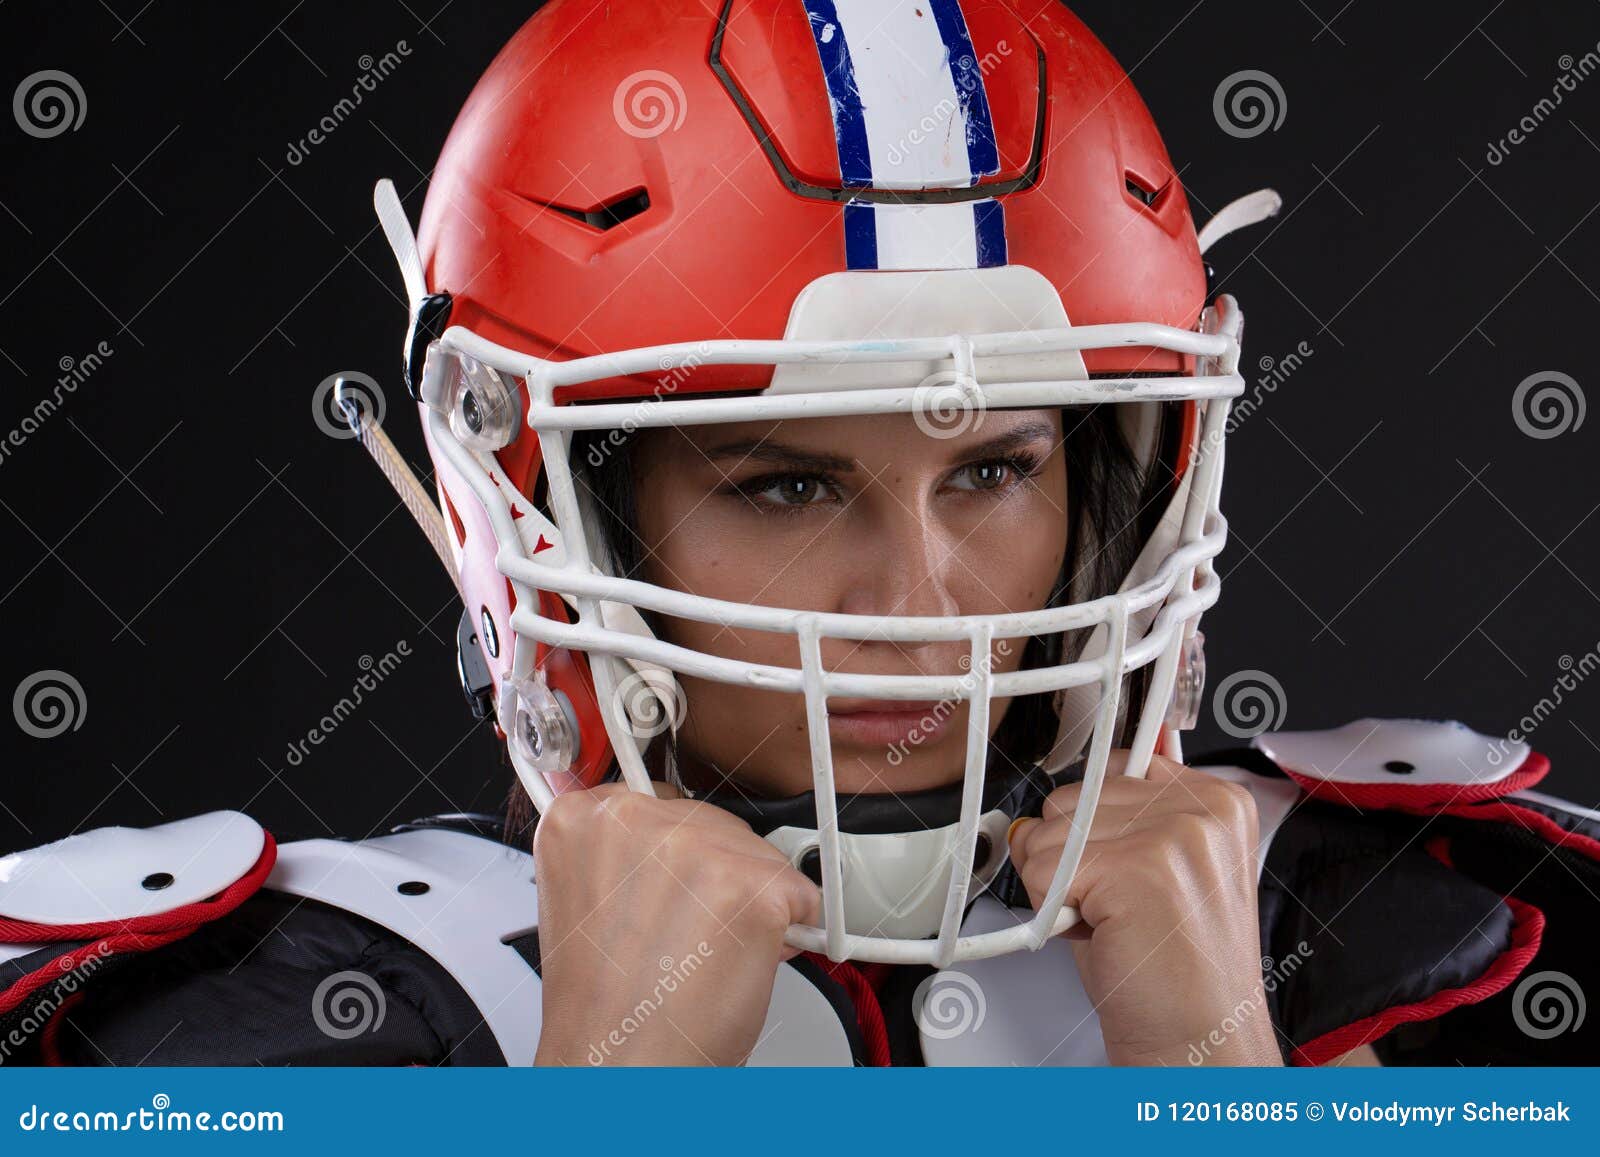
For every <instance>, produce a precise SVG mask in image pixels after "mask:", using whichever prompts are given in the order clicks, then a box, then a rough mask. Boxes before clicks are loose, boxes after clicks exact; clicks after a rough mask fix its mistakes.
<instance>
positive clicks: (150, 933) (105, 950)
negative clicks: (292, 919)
mask: <svg viewBox="0 0 1600 1157" xmlns="http://www.w3.org/2000/svg"><path fill="white" fill-rule="evenodd" d="M261 834H262V837H263V842H262V846H261V855H260V857H259V858H258V859H257V860H256V862H255V865H254V866H253V867H251V869H250V870H249V871H248V872H246V873H245V874H244V875H243V876H241V877H239V879H237V880H235V881H234V882H233V883H232V884H229V885H228V886H227V887H226V888H224V889H223V890H222V891H220V892H218V893H217V894H216V895H215V896H213V897H211V898H210V899H209V900H201V901H198V902H197V903H194V904H185V905H184V906H183V907H181V908H174V909H172V911H170V912H160V913H157V914H156V915H153V916H136V917H134V918H132V919H128V920H104V921H99V922H96V923H92V924H35V923H33V922H31V921H25V920H8V919H5V918H3V917H0V943H5V944H54V943H59V942H61V941H66V940H84V941H86V943H84V944H81V945H79V946H78V947H77V948H74V949H73V950H72V951H70V952H64V953H62V954H61V955H60V956H57V957H55V958H54V959H53V960H51V961H50V962H49V963H48V964H46V965H44V966H43V967H42V968H38V969H35V970H34V971H33V972H30V973H28V974H27V975H26V976H24V977H22V978H21V979H20V980H18V981H16V983H14V984H12V985H11V986H10V987H9V988H7V989H5V990H4V991H3V992H0V1013H5V1012H10V1011H11V1010H12V1009H14V1008H16V1007H17V1006H18V1005H19V1004H21V1003H22V1002H23V1001H24V1000H26V999H27V998H28V996H29V995H30V994H31V993H33V992H35V991H37V990H38V989H40V988H42V987H44V986H45V984H47V983H48V982H50V981H51V980H55V979H59V978H60V977H62V976H65V975H67V974H68V973H70V972H73V971H74V970H76V969H78V968H79V967H81V966H82V965H84V964H85V963H87V962H88V961H90V960H91V959H93V958H95V957H100V958H102V959H104V958H105V957H108V956H113V955H116V954H118V953H122V952H148V951H150V950H151V949H154V948H160V947H162V946H163V945H166V944H171V943H172V942H174V941H176V940H182V939H183V938H184V937H185V936H187V935H189V934H190V933H191V932H193V931H195V930H196V929H197V928H199V927H201V926H202V925H205V924H209V923H211V921H213V920H217V919H220V918H221V917H223V916H226V915H227V914H228V913H229V912H232V911H233V910H234V909H235V908H237V907H238V906H239V905H240V904H242V903H244V902H245V901H246V900H248V899H249V898H250V897H251V896H253V895H255V893H256V892H258V891H260V889H261V885H262V884H263V883H265V882H266V879H267V876H268V875H270V874H271V872H272V866H273V864H275V863H276V862H277V859H278V844H277V841H276V840H274V839H273V838H272V833H271V832H266V831H264V832H262V833H261ZM57 1011H59V1010H57Z"/></svg>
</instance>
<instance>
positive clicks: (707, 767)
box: [634, 410, 1067, 796]
mask: <svg viewBox="0 0 1600 1157" xmlns="http://www.w3.org/2000/svg"><path fill="white" fill-rule="evenodd" d="M1061 441H1062V430H1061V416H1060V413H1059V411H1054V410H1026V411H1023V410H1014V411H991V412H989V413H986V414H984V415H983V417H982V421H981V422H979V423H977V424H976V426H975V428H973V429H969V430H966V431H964V432H961V433H959V434H957V435H955V436H950V437H933V436H930V435H928V434H926V433H924V432H923V431H922V430H921V429H920V428H919V427H918V425H917V423H916V421H915V420H914V419H913V418H912V417H911V416H910V415H901V414H886V415H875V416H871V417H852V418H812V419H805V420H794V421H784V422H741V423H735V424H724V425H713V426H700V427H694V428H688V429H662V430H652V431H647V432H646V433H644V434H643V435H641V436H640V437H638V439H637V441H636V443H635V454H634V469H635V472H636V482H637V493H638V496H639V497H638V532H639V536H640V538H641V539H642V547H643V551H644V553H645V555H646V558H645V563H644V567H643V574H642V576H641V577H643V578H644V579H645V580H646V581H649V582H653V583H656V584H658V585H660V586H664V587H670V588H673V589H676V590H682V591H687V592H690V593H692V594H696V595H703V596H707V597H711V598H718V599H726V600H729V601H732V602H739V603H753V604H758V605H763V606H777V607H789V608H795V609H800V610H808V611H819V612H825V613H826V612H831V613H837V614H851V615H896V616H902V615H989V614H997V613H1002V612H1017V611H1030V610H1037V609H1039V608H1041V607H1044V606H1045V605H1047V603H1048V601H1049V599H1050V595H1051V591H1052V588H1053V586H1054V584H1055V582H1056V580H1057V577H1058V575H1059V574H1060V571H1061V565H1062V558H1063V555H1064V553H1065V550H1066V540H1067V482H1066V478H1067V474H1066V465H1065V460H1064V455H1063V452H1062V448H1061ZM661 633H662V634H663V635H664V636H665V637H666V638H667V639H668V641H670V642H673V643H676V644H678V645H680V646H684V647H688V648H691V649H693V650H696V651H702V652H706V653H708V654H712V655H718V656H723V657H726V658H730V659H737V660H742V661H745V662H751V663H760V664H770V665H773V666H780V667H798V666H800V653H799V646H798V641H797V640H796V639H795V638H794V637H793V636H789V635H779V634H772V633H769V632H764V631H750V630H736V629H733V628H730V627H726V626H721V625H719V624H717V623H696V622H689V621H687V620H682V619H665V620H663V621H662V623H661ZM1024 643H1025V640H1022V639H1011V640H996V642H995V645H994V648H993V650H992V651H991V655H990V660H991V664H992V669H993V670H994V671H995V672H996V673H999V672H1004V671H1012V670H1016V669H1017V667H1018V666H1019V665H1020V662H1021V658H1022V647H1023V644H1024ZM822 660H823V665H824V666H825V667H826V668H827V669H828V670H830V671H845V672H851V673H858V674H881V675H962V674H965V673H967V671H968V670H969V668H970V665H971V662H970V655H969V649H968V644H967V643H966V642H965V641H964V640H958V641H954V642H936V643H921V642H888V641H883V640H867V641H861V642H858V641H851V640H842V639H833V640H828V639H824V640H823V642H822ZM680 680H681V683H682V686H683V690H684V693H685V696H686V699H687V712H686V714H685V716H684V719H683V723H682V726H681V728H680V730H679V732H678V754H679V759H680V762H681V765H682V769H683V772H684V775H685V778H686V779H687V780H688V782H690V783H691V784H693V785H694V786H696V787H700V788H710V787H717V786H722V783H723V780H724V779H732V780H733V781H735V782H736V783H737V784H738V785H739V786H740V787H741V788H744V789H746V790H751V791H754V792H756V793H761V794H767V795H774V796H787V795H795V794H798V793H800V792H804V791H808V790H810V788H811V782H812V779H811V755H810V744H809V742H808V739H807V727H806V710H805V700H804V698H803V697H802V696H800V695H797V694H790V693H780V692H773V691H765V690H760V689H756V688H751V687H744V686H735V685H732V684H726V683H716V682H710V681H707V680H702V679H693V678H687V677H681V676H680ZM1006 706H1007V704H1006V701H1005V700H1000V699H997V700H995V701H994V705H993V709H992V712H991V715H990V719H989V731H990V734H991V735H993V733H994V731H995V729H996V728H997V727H998V726H999V724H1000V721H1001V719H1002V718H1003V717H1004V714H1005V709H1006ZM828 707H829V711H830V715H831V718H830V725H829V726H830V736H831V739H832V743H833V760H834V774H835V780H836V783H837V785H838V788H839V790H840V791H841V792H890V791H893V792H901V791H915V790H919V789H922V788H928V787H936V786H940V785H944V784H948V783H951V782H953V781H956V780H958V779H959V778H960V777H961V774H962V770H963V767H964V766H965V750H966V720H967V712H968V705H967V703H966V702H964V701H963V702H958V703H949V702H947V703H934V702H923V703H907V702H877V703H873V702H867V701H863V700H847V699H839V698H835V699H831V700H830V701H829V704H828Z"/></svg>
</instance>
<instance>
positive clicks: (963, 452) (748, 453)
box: [704, 421, 1057, 474]
mask: <svg viewBox="0 0 1600 1157" xmlns="http://www.w3.org/2000/svg"><path fill="white" fill-rule="evenodd" d="M1056 440H1057V434H1056V429H1055V427H1054V426H1053V425H1051V424H1050V423H1049V422H1045V421H1030V422H1024V423H1022V424H1021V425H1018V426H1014V427H1013V428H1011V429H1010V430H1007V431H1006V432H1005V433H1003V434H996V435H995V436H994V437H993V438H989V439H986V440H985V441H982V442H978V443H974V444H972V445H969V446H962V447H959V448H958V449H959V453H957V454H955V455H953V458H954V459H958V460H962V461H968V462H970V461H974V460H978V459H983V458H1000V457H1004V456H1005V455H1006V454H1008V453H1011V452H1013V451H1015V450H1018V449H1020V448H1021V447H1023V446H1027V445H1029V444H1031V443H1033V442H1039V441H1048V442H1050V443H1051V444H1052V446H1053V445H1054V443H1055V442H1056ZM704 454H705V456H706V457H707V458H709V459H711V460H712V461H714V462H715V461H723V460H726V459H729V458H734V459H738V460H739V461H741V462H745V461H749V462H761V463H765V464H767V465H769V466H781V467H783V468H785V469H789V470H809V471H814V472H816V473H819V474H822V473H836V474H843V473H848V472H849V471H852V470H856V469H859V468H860V463H858V462H857V461H856V460H855V459H854V458H847V457H844V456H842V455H838V454H826V453H823V452H821V451H817V450H809V449H805V448H802V447H799V446H791V445H788V444H787V443H784V442H777V441H774V440H773V439H771V438H741V439H739V440H738V441H734V442H725V443H723V444H722V445H720V446H711V447H708V448H707V449H706V450H705V451H704Z"/></svg>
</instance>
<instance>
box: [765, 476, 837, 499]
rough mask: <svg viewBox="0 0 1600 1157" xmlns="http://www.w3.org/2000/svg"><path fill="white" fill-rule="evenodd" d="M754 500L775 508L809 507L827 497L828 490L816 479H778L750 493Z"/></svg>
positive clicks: (797, 477)
mask: <svg viewBox="0 0 1600 1157" xmlns="http://www.w3.org/2000/svg"><path fill="white" fill-rule="evenodd" d="M751 494H752V496H753V497H754V498H756V499H758V500H759V501H762V502H770V503H772V504H773V505H776V506H811V505H813V504H815V503H817V502H819V501H824V500H826V498H827V497H828V489H827V487H826V486H825V485H824V484H823V482H822V480H821V479H818V478H804V477H799V476H796V477H793V478H778V479H774V480H773V481H771V482H770V483H768V484H767V485H766V486H764V487H762V488H761V489H760V490H754V491H751Z"/></svg>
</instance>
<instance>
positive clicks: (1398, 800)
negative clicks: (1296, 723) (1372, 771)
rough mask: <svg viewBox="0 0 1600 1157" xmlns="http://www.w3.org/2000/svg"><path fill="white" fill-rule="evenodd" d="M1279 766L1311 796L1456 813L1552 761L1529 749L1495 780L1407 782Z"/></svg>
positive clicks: (1536, 775) (1528, 783) (1528, 782)
mask: <svg viewBox="0 0 1600 1157" xmlns="http://www.w3.org/2000/svg"><path fill="white" fill-rule="evenodd" d="M1279 766H1280V768H1281V770H1282V771H1283V774H1285V775H1287V776H1288V777H1289V778H1290V779H1292V780H1293V781H1294V782H1295V783H1296V784H1298V785H1299V786H1300V788H1301V789H1302V790H1304V791H1305V793H1306V794H1307V795H1309V796H1310V797H1311V798H1312V799H1320V800H1324V801H1326V802H1327V803H1336V804H1341V805H1343V806H1344V807H1352V808H1357V809H1361V810H1367V809H1371V810H1373V811H1400V812H1412V813H1415V814H1418V815H1432V814H1435V813H1439V812H1443V813H1446V814H1456V813H1455V809H1456V808H1457V807H1462V808H1464V807H1466V806H1467V805H1469V804H1475V803H1482V802H1483V801H1484V800H1491V799H1499V798H1500V797H1501V796H1505V795H1510V794H1511V793H1512V792H1514V791H1523V790H1526V789H1527V788H1530V787H1532V786H1533V785H1534V784H1536V783H1538V782H1539V781H1540V780H1541V779H1543V778H1544V777H1545V776H1546V775H1547V774H1548V773H1549V771H1550V761H1549V760H1548V759H1546V758H1545V757H1544V756H1542V755H1540V754H1539V753H1538V752H1537V751H1530V752H1528V758H1527V759H1525V760H1523V761H1522V766H1521V767H1519V768H1517V770H1516V771H1513V772H1512V773H1511V774H1510V775H1507V776H1506V777H1504V778H1503V779H1497V780H1495V781H1494V782H1493V783H1418V784H1408V783H1404V782H1400V781H1398V780H1397V781H1396V782H1395V783H1339V782H1338V781H1336V780H1331V779H1319V778H1318V777H1316V776H1313V775H1305V774H1304V773H1302V772H1298V771H1293V770H1291V769H1290V768H1287V767H1282V765H1281V764H1280V765H1279Z"/></svg>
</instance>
